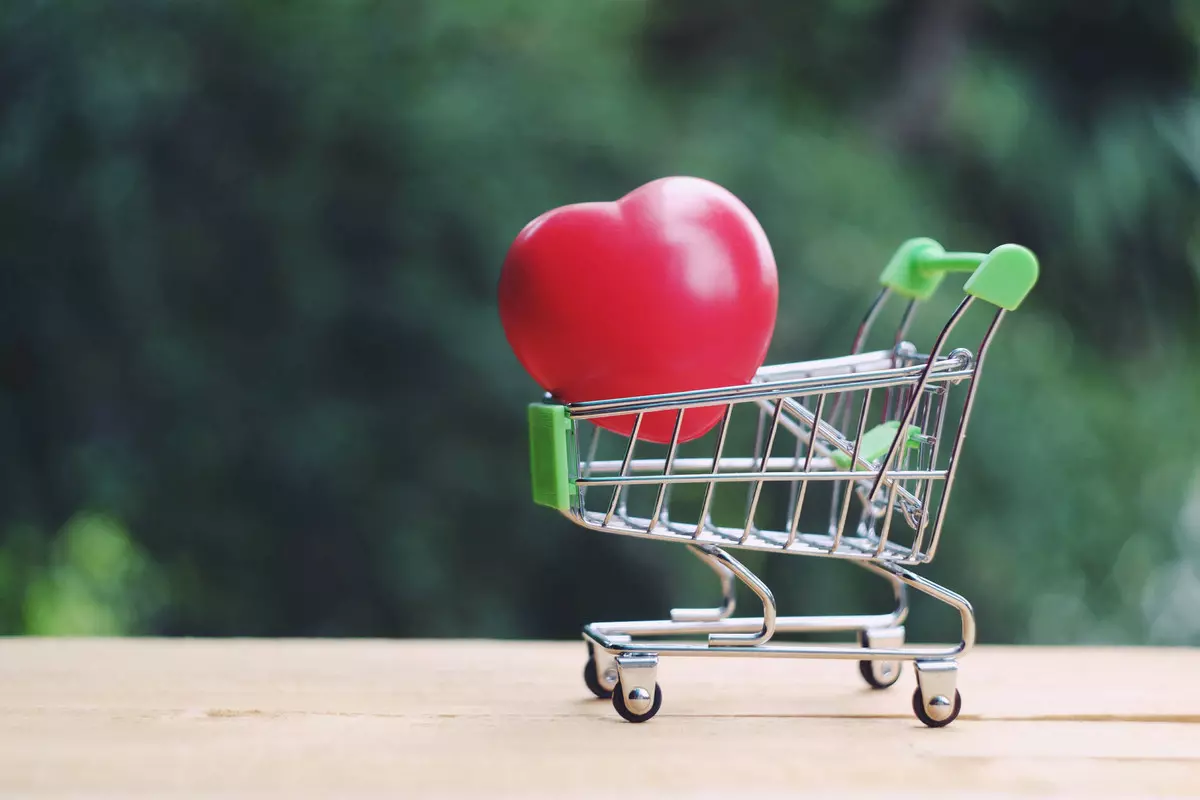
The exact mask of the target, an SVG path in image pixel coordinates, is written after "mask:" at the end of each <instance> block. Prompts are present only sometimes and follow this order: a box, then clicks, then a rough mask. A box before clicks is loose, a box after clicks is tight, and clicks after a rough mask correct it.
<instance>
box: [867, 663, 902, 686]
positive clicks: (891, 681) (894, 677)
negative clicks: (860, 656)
mask: <svg viewBox="0 0 1200 800" xmlns="http://www.w3.org/2000/svg"><path fill="white" fill-rule="evenodd" d="M871 663H872V662H870V661H860V662H858V672H859V674H860V675H862V677H863V680H864V681H866V682H867V684H868V685H869V686H870V687H871V688H872V689H886V688H888V687H889V686H895V685H896V681H898V680H900V673H901V671H902V670H901V669H900V664H899V662H894V666H893V667H892V674H891V675H890V676H889V677H888V678H887V679H886V680H882V681H881V680H879V679H878V678H876V677H875V670H873V669H871Z"/></svg>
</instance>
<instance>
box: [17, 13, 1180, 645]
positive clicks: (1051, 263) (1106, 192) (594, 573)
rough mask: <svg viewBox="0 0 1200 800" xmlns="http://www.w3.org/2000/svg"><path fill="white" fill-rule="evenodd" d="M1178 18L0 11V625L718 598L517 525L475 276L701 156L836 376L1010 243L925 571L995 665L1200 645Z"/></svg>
mask: <svg viewBox="0 0 1200 800" xmlns="http://www.w3.org/2000/svg"><path fill="white" fill-rule="evenodd" d="M1198 20H1200V17H1198V16H1197V14H1196V11H1195V4H1193V3H1189V2H1176V3H1132V2H1107V3H1098V4H1081V3H1068V2H1052V3H978V4H966V3H957V2H954V1H953V0H945V2H933V3H924V4H907V3H898V2H890V3H889V2H882V1H880V0H870V1H863V0H841V1H840V2H836V3H819V4H818V3H751V4H737V3H720V2H710V1H709V0H691V2H680V1H679V0H675V1H673V2H666V1H663V0H659V1H658V2H618V1H616V0H606V1H604V2H600V1H599V0H586V1H585V2H573V3H566V2H543V1H542V0H505V2H489V1H486V0H478V2H468V1H467V0H457V1H456V2H444V1H443V2H434V1H433V0H410V1H409V2H405V3H375V2H368V1H367V0H353V1H352V2H343V3H315V2H293V3H277V2H233V1H232V0H231V1H230V2H224V3H200V2H194V1H193V0H171V1H170V2H162V1H161V0H153V1H152V0H129V1H128V2H123V3H115V4H99V3H95V4H93V3H57V4H51V3H44V2H37V1H36V0H12V1H11V2H9V3H7V4H4V6H3V8H0V75H4V80H3V81H2V82H0V260H2V263H3V265H4V271H5V272H4V275H5V278H6V282H5V288H4V292H3V295H2V297H3V301H2V302H3V303H4V309H3V310H4V313H3V314H2V315H0V440H2V441H4V442H5V444H6V451H5V452H6V458H5V459H4V461H3V463H0V493H2V499H3V503H2V505H0V509H2V510H0V531H2V532H3V533H2V534H0V629H3V630H4V631H7V632H21V631H30V632H47V633H57V632H80V631H82V632H88V631H91V632H121V631H129V632H143V631H145V632H159V633H167V634H184V633H186V634H199V635H205V634H245V635H255V634H264V635H275V634H294V635H361V634H373V635H491V636H567V635H573V634H574V631H575V630H576V627H577V625H578V624H579V622H580V621H582V620H584V619H591V618H621V617H626V616H633V617H637V616H645V615H651V616H657V615H659V614H662V613H663V612H664V611H665V609H666V608H668V607H669V606H670V605H671V604H675V605H678V604H680V603H690V602H698V603H706V602H708V601H709V599H710V597H709V596H710V593H711V592H712V590H713V587H712V586H710V585H709V584H710V583H711V577H710V576H709V574H708V573H707V572H706V569H705V567H703V565H700V564H698V563H693V561H694V560H693V559H690V558H688V557H687V556H686V555H685V554H683V553H681V552H679V548H671V547H659V546H655V545H647V544H645V543H639V542H627V541H614V540H613V539H614V538H615V537H603V536H596V535H593V534H589V533H584V532H582V531H578V530H575V529H573V528H572V527H571V526H570V525H569V524H567V523H565V521H563V520H562V519H561V517H558V516H557V515H555V514H553V513H551V512H548V511H546V510H545V509H541V508H538V507H537V506H535V505H534V504H533V503H532V502H531V501H530V499H529V486H528V481H529V477H528V476H529V472H528V462H527V459H528V454H527V440H526V433H525V427H524V425H525V408H526V406H527V404H528V403H529V402H531V401H534V400H536V399H537V398H538V396H539V392H538V390H537V387H536V386H534V385H533V383H532V382H531V381H530V380H529V379H528V378H527V376H525V374H524V373H523V372H522V371H521V369H520V367H519V365H518V364H517V362H516V359H515V358H514V357H513V356H512V354H511V352H510V350H509V349H508V346H507V344H506V342H505V340H504V337H503V334H502V331H501V329H500V325H499V321H498V318H497V315H496V311H495V294H494V290H495V281H496V278H497V275H498V271H499V266H500V262H501V260H502V259H503V255H504V252H505V250H506V248H507V247H508V244H509V242H510V241H511V240H512V237H513V236H514V235H515V234H516V233H517V231H518V230H519V229H520V228H521V226H522V225H523V224H524V223H525V222H527V221H528V220H529V219H532V218H533V217H534V216H536V215H537V214H539V213H541V212H542V211H545V210H546V209H548V208H551V207H554V206H556V205H560V204H564V203H570V202H576V201H582V200H592V199H608V198H614V197H616V196H619V195H620V194H623V193H624V192H626V191H629V190H630V189H632V188H634V187H636V186H637V185H639V184H641V183H643V182H645V181H647V180H650V179H652V178H655V177H659V176H661V175H664V174H695V175H700V176H703V177H707V178H710V179H712V180H715V181H717V182H718V183H721V184H723V185H725V186H726V187H728V188H729V189H730V190H732V191H733V192H735V193H736V194H738V195H739V196H740V197H742V198H743V199H744V200H745V201H746V202H747V203H748V205H749V206H750V207H751V208H752V209H753V210H754V212H755V213H756V214H757V215H758V216H759V218H760V220H761V221H762V223H763V225H764V227H765V229H766V231H767V233H768V235H769V236H770V238H771V241H772V245H773V247H774V250H775V254H776V257H777V259H778V261H779V264H780V270H781V282H782V287H781V293H782V297H781V314H780V321H779V325H778V327H777V333H776V337H775V340H774V344H773V347H772V352H771V360H783V359H788V360H792V359H800V358H807V357H818V356H825V355H835V354H838V353H840V352H842V351H844V350H845V349H846V347H847V346H848V343H849V341H850V338H851V336H852V333H853V328H854V325H855V324H856V322H857V319H858V317H859V316H860V315H861V313H862V311H863V309H864V307H865V304H866V303H867V302H868V300H869V298H870V295H871V292H872V289H873V285H874V281H875V279H876V278H877V276H878V274H879V271H880V269H881V268H882V266H883V265H884V263H886V260H887V259H888V257H889V256H890V255H891V253H892V252H893V251H894V249H895V248H896V247H897V246H898V245H899V243H900V242H902V241H904V240H906V239H909V238H911V237H914V236H930V237H932V238H935V239H937V240H938V241H940V242H942V243H943V244H945V245H946V246H947V247H948V248H950V249H955V250H972V251H981V252H987V251H988V250H990V249H991V248H992V247H994V246H995V245H997V244H1000V243H1002V242H1005V241H1015V242H1019V243H1021V244H1023V245H1026V246H1028V247H1030V248H1031V249H1032V250H1033V251H1034V252H1035V253H1037V255H1038V257H1039V261H1040V263H1041V267H1042V276H1041V282H1040V284H1039V286H1038V288H1037V289H1036V290H1035V291H1034V293H1033V294H1032V295H1031V296H1030V299H1029V300H1028V301H1027V302H1026V303H1025V304H1024V305H1023V306H1022V307H1021V309H1020V311H1019V312H1016V313H1014V314H1013V315H1011V317H1010V320H1009V322H1008V323H1006V326H1005V328H1004V329H1002V333H1001V336H1000V338H999V340H998V341H997V344H996V346H995V350H994V351H993V354H992V355H991V356H990V357H989V361H988V372H987V374H986V375H985V379H984V382H983V385H982V388H981V392H980V397H979V400H978V403H977V411H976V417H975V420H974V423H973V425H972V428H971V435H970V438H969V440H968V444H967V450H966V456H965V460H964V463H963V465H962V467H961V469H960V473H959V476H960V477H959V485H958V488H957V490H956V495H955V497H954V500H953V503H952V506H951V510H950V515H949V518H948V521H947V531H946V537H945V540H944V544H943V547H942V549H941V551H940V552H939V557H938V560H937V561H936V562H935V564H934V565H933V568H932V570H931V574H932V575H933V576H934V577H935V578H938V579H941V580H943V581H945V582H946V583H948V584H949V585H951V586H954V587H962V588H963V589H964V591H965V592H966V593H967V594H968V596H969V597H970V598H971V599H972V601H973V602H974V603H975V605H976V608H977V610H978V611H979V614H980V619H981V635H982V637H983V638H984V639H987V640H991V641H1030V640H1032V641H1068V640H1070V641H1074V640H1101V639H1103V640H1108V641H1151V640H1153V641H1162V642H1178V641H1191V642H1197V641H1200V638H1198V637H1200V631H1198V630H1196V629H1194V627H1195V626H1194V625H1191V626H1189V624H1188V623H1187V622H1186V619H1187V617H1186V614H1185V613H1184V612H1183V611H1182V610H1181V609H1184V608H1185V607H1186V605H1187V602H1188V598H1190V597H1193V596H1194V594H1195V589H1194V587H1195V586H1197V585H1200V579H1197V578H1196V575H1198V574H1200V551H1197V548H1196V547H1195V544H1194V543H1195V541H1196V537H1197V535H1198V534H1197V524H1198V523H1197V520H1196V514H1195V513H1194V511H1195V508H1194V507H1195V504H1196V497H1197V496H1198V492H1200V490H1197V488H1196V478H1195V476H1196V475H1197V474H1200V473H1198V467H1200V462H1198V461H1197V457H1196V453H1197V452H1200V426H1198V425H1197V424H1196V420H1195V415H1196V401H1195V399H1196V397H1198V396H1200V358H1198V357H1197V349H1196V345H1197V343H1198V340H1200V330H1198V328H1197V325H1196V322H1195V320H1196V318H1197V313H1196V312H1197V310H1198V306H1200V233H1198V231H1200V224H1198V222H1200V192H1198V191H1197V188H1198V184H1200V166H1198V165H1200V156H1198V151H1197V149H1196V148H1197V145H1196V143H1197V142H1198V141H1200V137H1198V136H1197V135H1196V134H1197V131H1198V130H1200V128H1198V127H1197V119H1200V116H1198V114H1200V111H1198V109H1200V100H1198V99H1197V97H1198V94H1197V91H1198V88H1200V70H1198V69H1197V63H1196V52H1197V45H1198V44H1200V22H1198ZM950 302H952V299H951V298H935V300H934V301H933V302H932V303H931V305H930V308H929V309H928V310H927V311H926V312H925V313H923V315H922V316H921V317H919V318H918V324H917V325H916V326H915V327H914V329H913V333H912V337H913V338H914V340H915V341H917V342H929V341H930V339H931V336H932V335H933V333H934V332H935V328H936V326H937V324H938V322H939V321H940V320H941V319H944V318H945V316H946V315H947V314H948V313H949V306H948V305H947V304H948V303H950ZM578 313H580V314H588V315H591V316H594V317H595V318H596V322H597V324H603V323H604V319H603V310H602V309H595V308H591V307H589V306H588V305H587V303H586V298H581V299H580V306H579V309H578ZM971 336H972V332H971V331H970V330H967V331H964V333H963V337H964V340H969V339H970V338H971ZM80 509H98V510H100V511H102V512H103V516H100V517H92V516H83V517H76V514H77V513H78V512H79V510H80ZM1189 509H1190V510H1189ZM69 520H74V521H70V522H68V521H69ZM52 531H57V533H53V534H52V533H51V532H52ZM779 560H780V559H775V561H779ZM797 560H798V559H789V561H797ZM754 566H761V567H762V568H763V569H764V570H765V571H766V574H767V576H768V578H770V579H772V580H774V581H776V582H777V583H778V584H779V585H780V589H779V591H778V592H777V595H778V596H779V598H780V600H781V601H782V602H785V603H794V604H806V605H807V606H808V607H811V608H815V609H817V610H820V609H822V608H824V609H827V610H831V611H848V610H852V609H853V608H855V607H860V606H864V605H867V604H869V603H871V602H874V601H875V600H876V599H878V598H879V595H878V594H877V587H874V586H872V585H870V584H869V583H868V582H866V581H864V580H862V579H860V578H859V577H857V576H856V575H850V574H849V573H850V572H851V570H849V569H842V568H841V566H840V565H829V564H823V563H821V564H814V563H809V562H805V563H800V564H791V563H789V564H776V563H774V561H773V562H771V563H762V564H759V563H755V564H754ZM792 576H795V577H792ZM922 624H923V623H922V622H920V621H918V620H917V619H916V618H914V625H916V626H917V627H916V629H915V630H914V636H917V637H918V638H920V637H921V636H923V635H937V634H939V633H941V632H943V630H944V629H942V628H941V627H938V625H937V624H934V625H933V626H931V627H929V628H924V629H922V628H921V627H920V626H921V625H922Z"/></svg>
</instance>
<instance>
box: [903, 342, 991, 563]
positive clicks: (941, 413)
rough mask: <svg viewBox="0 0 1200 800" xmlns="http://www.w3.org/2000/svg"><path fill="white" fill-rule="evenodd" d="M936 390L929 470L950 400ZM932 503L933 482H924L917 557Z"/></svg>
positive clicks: (915, 543)
mask: <svg viewBox="0 0 1200 800" xmlns="http://www.w3.org/2000/svg"><path fill="white" fill-rule="evenodd" d="M975 363H976V375H978V374H979V373H978V364H979V362H978V361H976V362H975ZM971 385H972V386H974V385H975V379H974V378H972V379H971ZM938 389H939V393H940V394H939V402H938V418H937V427H936V429H935V431H934V435H933V447H932V448H931V449H930V454H929V468H930V469H937V457H938V450H939V449H940V448H941V444H942V430H943V428H945V425H946V409H947V407H948V406H949V405H950V403H949V402H948V401H949V399H950V393H949V391H947V387H945V386H941V387H938ZM963 422H965V421H960V423H959V424H960V425H961V424H963ZM918 466H920V465H919V464H918ZM945 497H946V493H945V492H944V491H943V492H942V498H943V502H944V500H945ZM932 501H933V481H926V482H925V492H924V494H923V495H922V498H921V520H920V525H919V526H918V528H917V536H916V539H915V540H914V541H913V553H914V554H915V555H918V556H919V555H921V547H922V546H923V545H924V544H925V532H926V531H927V530H928V529H929V509H930V508H931V507H932V506H931V505H930V503H932Z"/></svg>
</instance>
